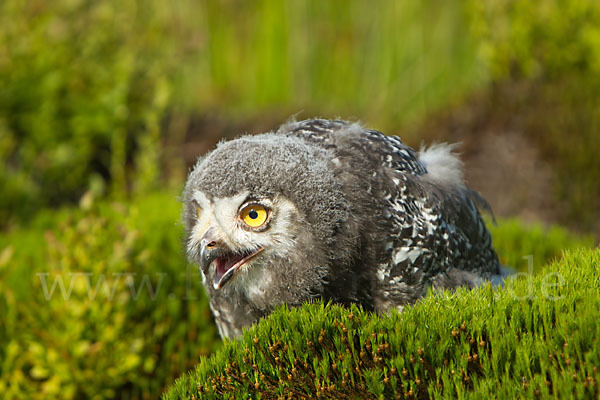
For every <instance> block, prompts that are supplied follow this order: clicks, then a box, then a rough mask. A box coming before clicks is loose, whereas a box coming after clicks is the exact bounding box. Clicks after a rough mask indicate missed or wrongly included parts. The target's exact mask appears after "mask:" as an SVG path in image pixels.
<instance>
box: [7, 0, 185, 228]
mask: <svg viewBox="0 0 600 400" xmlns="http://www.w3.org/2000/svg"><path fill="white" fill-rule="evenodd" d="M158 5H159V2H136V1H128V2H119V1H102V2H94V3H88V2H83V1H66V0H63V1H53V2H33V3H32V2H22V1H18V0H7V1H3V2H2V3H1V4H0V192H2V196H1V197H0V228H2V227H3V226H5V225H7V224H9V223H10V222H11V221H15V220H16V221H18V220H19V219H22V218H24V217H27V216H29V215H30V214H32V213H34V211H35V210H36V209H37V208H38V207H41V206H56V205H59V204H62V203H65V202H73V201H75V200H77V199H79V197H80V196H81V195H82V194H83V193H84V192H85V191H86V190H87V189H92V190H94V191H96V192H98V193H101V192H103V191H104V187H105V186H107V185H109V186H110V188H111V189H113V190H111V191H113V192H115V193H122V192H124V191H125V190H126V189H127V187H128V185H130V184H132V182H135V188H136V189H138V190H144V189H148V188H149V187H152V185H153V184H155V183H156V178H157V175H158V167H159V162H158V161H159V159H158V149H159V148H160V123H161V120H162V118H163V117H164V112H165V109H166V107H167V106H168V104H169V95H170V86H169V80H168V79H167V78H168V76H170V75H171V74H172V71H173V69H172V67H173V66H174V65H173V64H172V63H171V61H172V60H171V53H172V50H171V49H170V46H171V43H170V41H169V40H167V39H168V37H167V38H165V36H164V34H163V33H164V30H165V29H166V28H167V27H166V26H165V22H164V21H163V20H162V18H163V17H162V16H164V14H163V13H162V12H161V9H160V8H158Z"/></svg>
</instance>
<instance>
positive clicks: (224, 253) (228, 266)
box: [199, 228, 264, 290]
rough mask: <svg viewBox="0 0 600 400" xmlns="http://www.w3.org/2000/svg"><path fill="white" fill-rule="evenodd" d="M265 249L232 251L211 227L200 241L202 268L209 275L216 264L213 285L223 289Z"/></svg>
mask: <svg viewBox="0 0 600 400" xmlns="http://www.w3.org/2000/svg"><path fill="white" fill-rule="evenodd" d="M263 250H264V247H259V248H258V249H256V250H243V251H241V252H239V251H237V252H235V251H232V250H230V249H229V248H228V247H226V246H225V245H224V244H223V243H222V242H220V241H218V240H216V237H215V235H214V231H213V229H212V228H211V229H209V230H208V231H207V232H206V233H205V234H204V236H203V237H202V240H201V241H200V263H199V264H200V268H201V269H202V272H204V275H208V270H209V268H210V266H211V264H212V265H214V266H215V281H214V282H213V287H214V288H215V289H216V290H218V289H221V288H222V287H223V286H224V285H225V284H226V283H227V282H229V280H231V278H233V276H234V275H235V273H236V272H237V271H238V270H239V269H240V267H242V266H243V265H245V264H247V263H248V262H249V261H250V260H251V259H253V258H254V257H255V256H256V255H257V254H259V253H260V252H261V251H263Z"/></svg>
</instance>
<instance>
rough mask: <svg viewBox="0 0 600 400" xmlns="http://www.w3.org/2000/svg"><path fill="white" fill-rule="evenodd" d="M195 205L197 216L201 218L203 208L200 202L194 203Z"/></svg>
mask: <svg viewBox="0 0 600 400" xmlns="http://www.w3.org/2000/svg"><path fill="white" fill-rule="evenodd" d="M194 206H195V207H196V218H198V219H200V216H201V215H202V208H201V207H200V206H199V205H198V204H194Z"/></svg>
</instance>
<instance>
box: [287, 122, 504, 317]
mask: <svg viewBox="0 0 600 400" xmlns="http://www.w3.org/2000/svg"><path fill="white" fill-rule="evenodd" d="M282 129H284V131H285V132H284V133H286V134H290V135H295V136H301V137H303V138H304V139H305V140H307V141H308V142H310V143H313V144H316V145H320V146H322V147H324V148H331V149H333V150H334V153H336V154H338V155H340V157H339V158H343V155H344V154H354V156H348V157H347V158H352V157H354V158H357V157H362V158H364V159H365V160H366V161H363V164H362V165H366V166H367V167H366V168H362V169H367V170H368V171H357V172H356V173H360V174H363V178H364V179H365V180H368V181H369V186H368V188H367V190H368V192H369V195H370V196H371V197H372V198H374V199H375V201H376V202H378V203H379V204H378V206H379V209H381V210H382V211H381V212H380V213H379V218H380V220H379V221H378V224H379V225H380V226H383V227H384V229H382V231H383V232H384V233H383V234H382V235H380V237H379V238H378V239H379V240H377V242H378V243H377V245H378V246H382V248H380V249H379V250H378V251H377V253H378V254H379V255H380V257H378V259H377V260H376V265H375V266H373V271H374V279H373V280H374V282H375V287H374V288H373V292H375V293H374V294H373V295H372V299H373V301H374V303H375V308H378V309H387V308H389V307H394V306H399V305H402V304H405V303H409V302H413V301H415V300H416V299H418V298H419V297H421V296H422V295H423V294H424V292H425V291H426V289H427V287H429V286H434V287H453V286H457V285H469V286H473V285H475V284H478V283H480V282H481V281H482V277H485V276H488V275H490V274H495V273H498V270H499V263H498V258H497V256H496V253H495V252H494V250H493V248H492V246H491V237H490V234H489V231H488V230H487V228H486V226H485V223H484V222H483V219H482V218H481V215H480V213H479V211H478V208H477V206H476V204H477V203H479V204H484V205H485V204H486V203H485V201H484V200H483V199H482V198H481V197H480V196H479V195H478V194H477V193H476V192H475V191H473V190H471V189H469V188H468V187H467V186H465V185H464V183H463V180H462V169H461V165H460V161H459V160H458V158H457V157H456V156H455V155H454V154H453V153H452V147H451V146H446V147H445V148H444V147H443V146H441V147H439V146H438V147H435V148H431V149H430V152H429V153H428V151H424V152H420V153H417V152H416V151H415V150H414V149H412V148H411V147H409V146H407V145H405V144H403V143H402V141H401V140H400V138H398V137H397V136H387V135H385V134H383V133H381V132H379V131H375V130H365V129H363V128H361V127H360V126H359V125H358V124H349V123H348V122H345V121H339V120H335V121H330V120H322V119H316V120H307V121H301V122H295V123H291V124H288V125H287V126H284V127H282ZM433 153H435V154H433ZM357 154H360V156H357ZM432 155H434V156H432ZM343 167H345V168H354V169H360V168H357V164H354V165H352V163H348V164H347V165H343Z"/></svg>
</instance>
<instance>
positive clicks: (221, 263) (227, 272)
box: [213, 254, 244, 286]
mask: <svg viewBox="0 0 600 400" xmlns="http://www.w3.org/2000/svg"><path fill="white" fill-rule="evenodd" d="M243 259H244V255H243V254H239V255H237V254H228V255H226V256H223V257H217V258H215V261H213V262H214V264H215V275H216V276H215V280H216V282H217V283H218V284H219V286H222V285H223V284H224V283H225V282H226V281H228V280H229V279H230V278H231V276H233V272H234V270H235V268H234V267H235V265H236V264H237V263H239V262H240V261H242V260H243Z"/></svg>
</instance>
